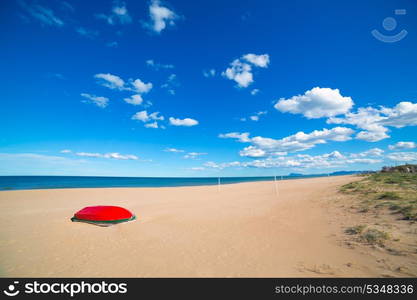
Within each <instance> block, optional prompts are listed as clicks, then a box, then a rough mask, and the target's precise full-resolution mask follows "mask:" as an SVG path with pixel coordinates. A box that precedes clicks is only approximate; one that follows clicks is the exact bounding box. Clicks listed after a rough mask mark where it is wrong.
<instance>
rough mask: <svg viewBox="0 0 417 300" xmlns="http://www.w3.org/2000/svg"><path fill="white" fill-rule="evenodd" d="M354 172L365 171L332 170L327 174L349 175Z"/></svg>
mask: <svg viewBox="0 0 417 300" xmlns="http://www.w3.org/2000/svg"><path fill="white" fill-rule="evenodd" d="M356 173H366V172H364V171H336V172H332V173H330V174H329V175H350V174H356Z"/></svg>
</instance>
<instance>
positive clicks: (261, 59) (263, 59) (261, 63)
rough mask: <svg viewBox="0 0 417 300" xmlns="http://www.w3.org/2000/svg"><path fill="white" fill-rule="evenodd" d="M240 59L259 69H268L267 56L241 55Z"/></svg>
mask: <svg viewBox="0 0 417 300" xmlns="http://www.w3.org/2000/svg"><path fill="white" fill-rule="evenodd" d="M242 58H243V59H244V60H246V61H248V62H250V63H251V64H253V65H255V66H257V67H260V68H266V67H268V64H269V55H268V54H262V55H256V54H252V53H249V54H245V55H243V56H242Z"/></svg>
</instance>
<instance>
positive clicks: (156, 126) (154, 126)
mask: <svg viewBox="0 0 417 300" xmlns="http://www.w3.org/2000/svg"><path fill="white" fill-rule="evenodd" d="M143 126H145V127H146V128H155V129H156V128H159V127H158V122H156V121H155V122H152V123H147V124H145V125H143Z"/></svg>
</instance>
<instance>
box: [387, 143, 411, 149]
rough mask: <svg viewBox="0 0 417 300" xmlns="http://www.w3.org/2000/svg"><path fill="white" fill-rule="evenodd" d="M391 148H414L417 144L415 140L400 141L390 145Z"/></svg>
mask: <svg viewBox="0 0 417 300" xmlns="http://www.w3.org/2000/svg"><path fill="white" fill-rule="evenodd" d="M388 148H389V149H390V150H397V149H398V150H400V149H414V148H417V144H416V143H414V142H398V143H396V144H394V145H389V146H388Z"/></svg>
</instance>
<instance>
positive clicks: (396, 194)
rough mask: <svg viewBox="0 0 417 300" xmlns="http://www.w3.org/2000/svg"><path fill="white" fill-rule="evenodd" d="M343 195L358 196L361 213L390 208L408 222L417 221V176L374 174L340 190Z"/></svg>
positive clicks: (413, 174) (409, 174)
mask: <svg viewBox="0 0 417 300" xmlns="http://www.w3.org/2000/svg"><path fill="white" fill-rule="evenodd" d="M340 191H341V192H342V193H346V194H352V195H358V196H359V197H360V199H361V206H360V211H361V212H368V211H370V210H376V209H378V208H388V209H389V210H390V211H392V212H393V213H398V214H400V215H401V216H402V217H403V218H404V219H406V220H413V221H416V220H417V174H415V173H400V172H392V173H389V172H387V173H382V172H379V173H374V174H370V175H366V176H364V178H363V179H362V180H359V181H356V182H351V183H348V184H345V185H343V186H342V187H341V188H340Z"/></svg>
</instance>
